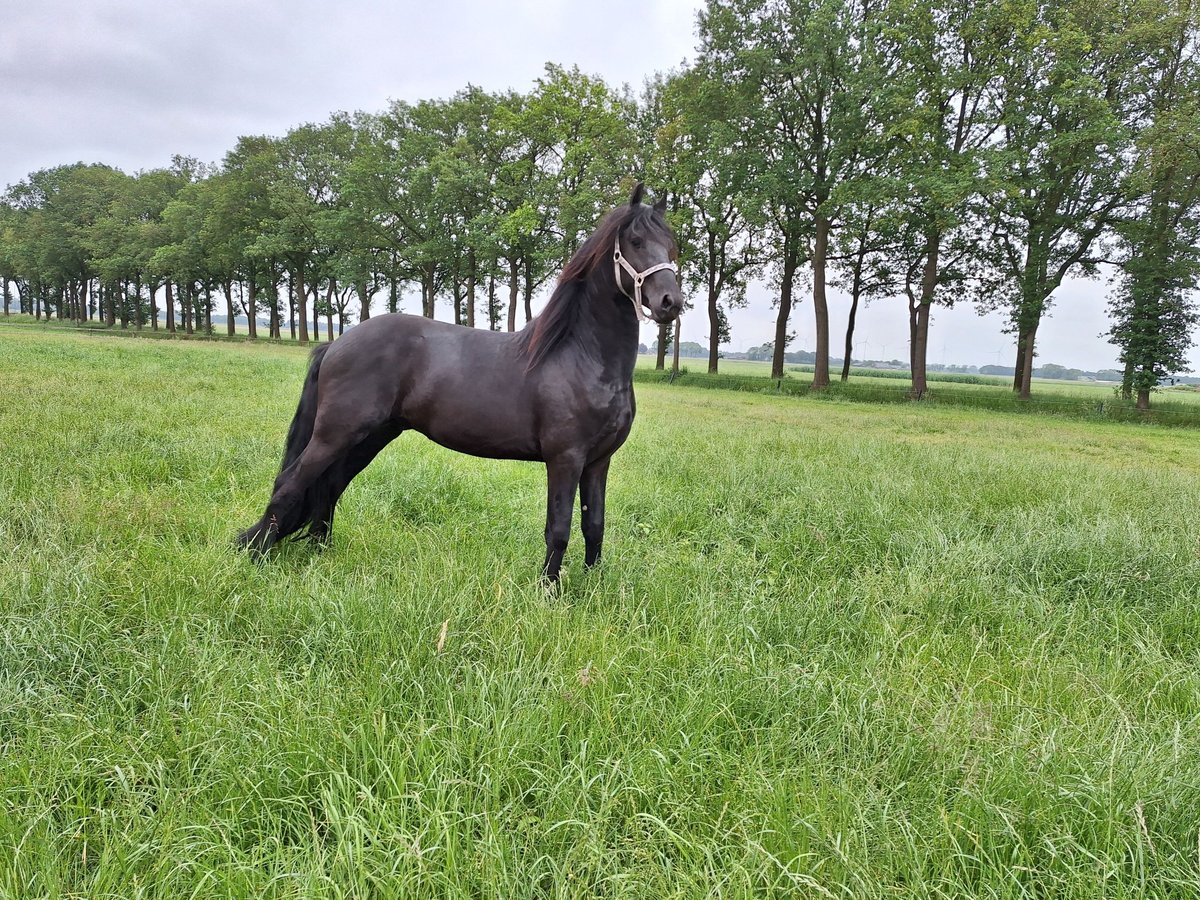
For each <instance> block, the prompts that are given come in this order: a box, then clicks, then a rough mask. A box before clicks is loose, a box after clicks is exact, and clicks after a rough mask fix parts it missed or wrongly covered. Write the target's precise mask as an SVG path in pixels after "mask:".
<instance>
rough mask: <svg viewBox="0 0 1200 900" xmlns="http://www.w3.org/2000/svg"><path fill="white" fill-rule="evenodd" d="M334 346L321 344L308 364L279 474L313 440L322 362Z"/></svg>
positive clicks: (289, 428) (298, 456) (285, 444)
mask: <svg viewBox="0 0 1200 900" xmlns="http://www.w3.org/2000/svg"><path fill="white" fill-rule="evenodd" d="M332 346H333V345H332V344H321V345H320V346H318V347H316V348H315V349H314V350H313V352H312V357H311V360H310V362H309V364H308V376H307V377H306V378H305V379H304V387H303V388H301V390H300V402H299V403H298V404H297V405H296V415H294V416H293V417H292V424H291V425H290V426H289V427H288V433H287V441H286V442H285V443H284V447H283V464H282V465H281V466H280V467H279V474H280V475H282V474H283V472H284V471H285V470H286V469H287V467H288V466H290V465H291V464H292V463H294V462H295V461H296V460H297V459H299V458H300V454H301V453H303V452H304V448H305V447H307V446H308V442H309V441H310V440H312V434H313V425H314V424H315V423H316V421H317V378H318V377H319V376H320V373H321V360H323V359H324V358H325V354H326V353H327V352H329V348H330V347H332Z"/></svg>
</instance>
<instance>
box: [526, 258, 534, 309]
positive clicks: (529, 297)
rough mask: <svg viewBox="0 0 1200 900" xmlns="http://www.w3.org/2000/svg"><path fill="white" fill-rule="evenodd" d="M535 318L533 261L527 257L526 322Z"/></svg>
mask: <svg viewBox="0 0 1200 900" xmlns="http://www.w3.org/2000/svg"><path fill="white" fill-rule="evenodd" d="M532 318H533V261H532V260H531V259H530V258H529V257H525V324H527V325H528V324H529V320H530V319H532Z"/></svg>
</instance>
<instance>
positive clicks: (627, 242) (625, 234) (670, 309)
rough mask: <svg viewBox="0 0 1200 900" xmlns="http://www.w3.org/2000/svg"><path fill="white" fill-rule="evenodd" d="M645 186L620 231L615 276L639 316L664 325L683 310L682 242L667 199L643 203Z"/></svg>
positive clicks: (638, 190)
mask: <svg viewBox="0 0 1200 900" xmlns="http://www.w3.org/2000/svg"><path fill="white" fill-rule="evenodd" d="M643 193H645V185H643V184H640V183H639V184H638V186H637V187H636V188H634V190H633V196H632V197H630V199H629V218H628V220H627V221H626V223H625V224H624V225H623V226H622V227H621V228H620V229H619V230H618V231H617V237H616V241H615V242H614V246H613V249H612V254H613V276H614V277H615V278H616V281H617V287H618V288H619V289H620V291H621V293H622V294H624V295H625V296H626V297H628V298H629V299H630V300H632V301H633V308H634V309H635V310H636V311H637V315H638V318H639V319H644V318H645V313H644V312H643V310H645V311H646V312H649V313H650V318H652V319H653V320H654V321H655V322H658V323H659V324H660V325H661V324H665V323H667V322H673V321H674V320H675V319H676V318H678V316H679V313H680V312H681V311H682V310H683V292H682V291H681V290H680V289H679V277H678V275H677V274H676V263H677V261H678V259H679V245H678V244H677V243H676V241H675V235H674V234H673V233H672V231H671V228H670V226H669V225H667V220H666V217H665V215H664V214H665V212H666V209H667V201H666V198H665V197H662V198H659V201H658V202H657V203H655V204H654V206H652V207H650V206H646V205H645V204H643V203H642V194H643Z"/></svg>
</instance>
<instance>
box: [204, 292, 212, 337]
mask: <svg viewBox="0 0 1200 900" xmlns="http://www.w3.org/2000/svg"><path fill="white" fill-rule="evenodd" d="M212 311H213V299H212V285H211V284H206V285H204V333H205V334H206V335H208V336H209V337H212V333H213V328H212Z"/></svg>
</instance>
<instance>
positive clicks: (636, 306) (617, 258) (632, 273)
mask: <svg viewBox="0 0 1200 900" xmlns="http://www.w3.org/2000/svg"><path fill="white" fill-rule="evenodd" d="M622 269H624V270H625V271H626V272H628V273H629V277H630V278H632V279H633V293H632V294H631V293H629V291H627V290H625V285H623V284H621V270H622ZM662 269H670V270H671V271H672V272H675V264H674V263H672V262H665V263H659V264H658V265H657V266H651V267H650V268H648V269H646V271H644V272H639V271H638V270H637V269H635V268H634V267H633V266H632V265H630V264H629V261H628V260H627V259H625V257H624V256H622V255H621V236H620V235H619V234H618V235H617V238H616V240H615V241H613V277H615V278H616V279H617V290H619V291H620V292H621V293H622V294H624V295H625V296H626V297H628V298H629V299H630V300H632V301H633V311H634V312H636V313H637V317H638V321H639V322H645V321H646V314H645V313H644V312H643V311H642V305H643V303H644V301H643V300H642V282H643V281H645V280H646V276H648V275H653V274H654V273H655V272H658V271H660V270H662ZM676 277H678V273H677V274H676Z"/></svg>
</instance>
